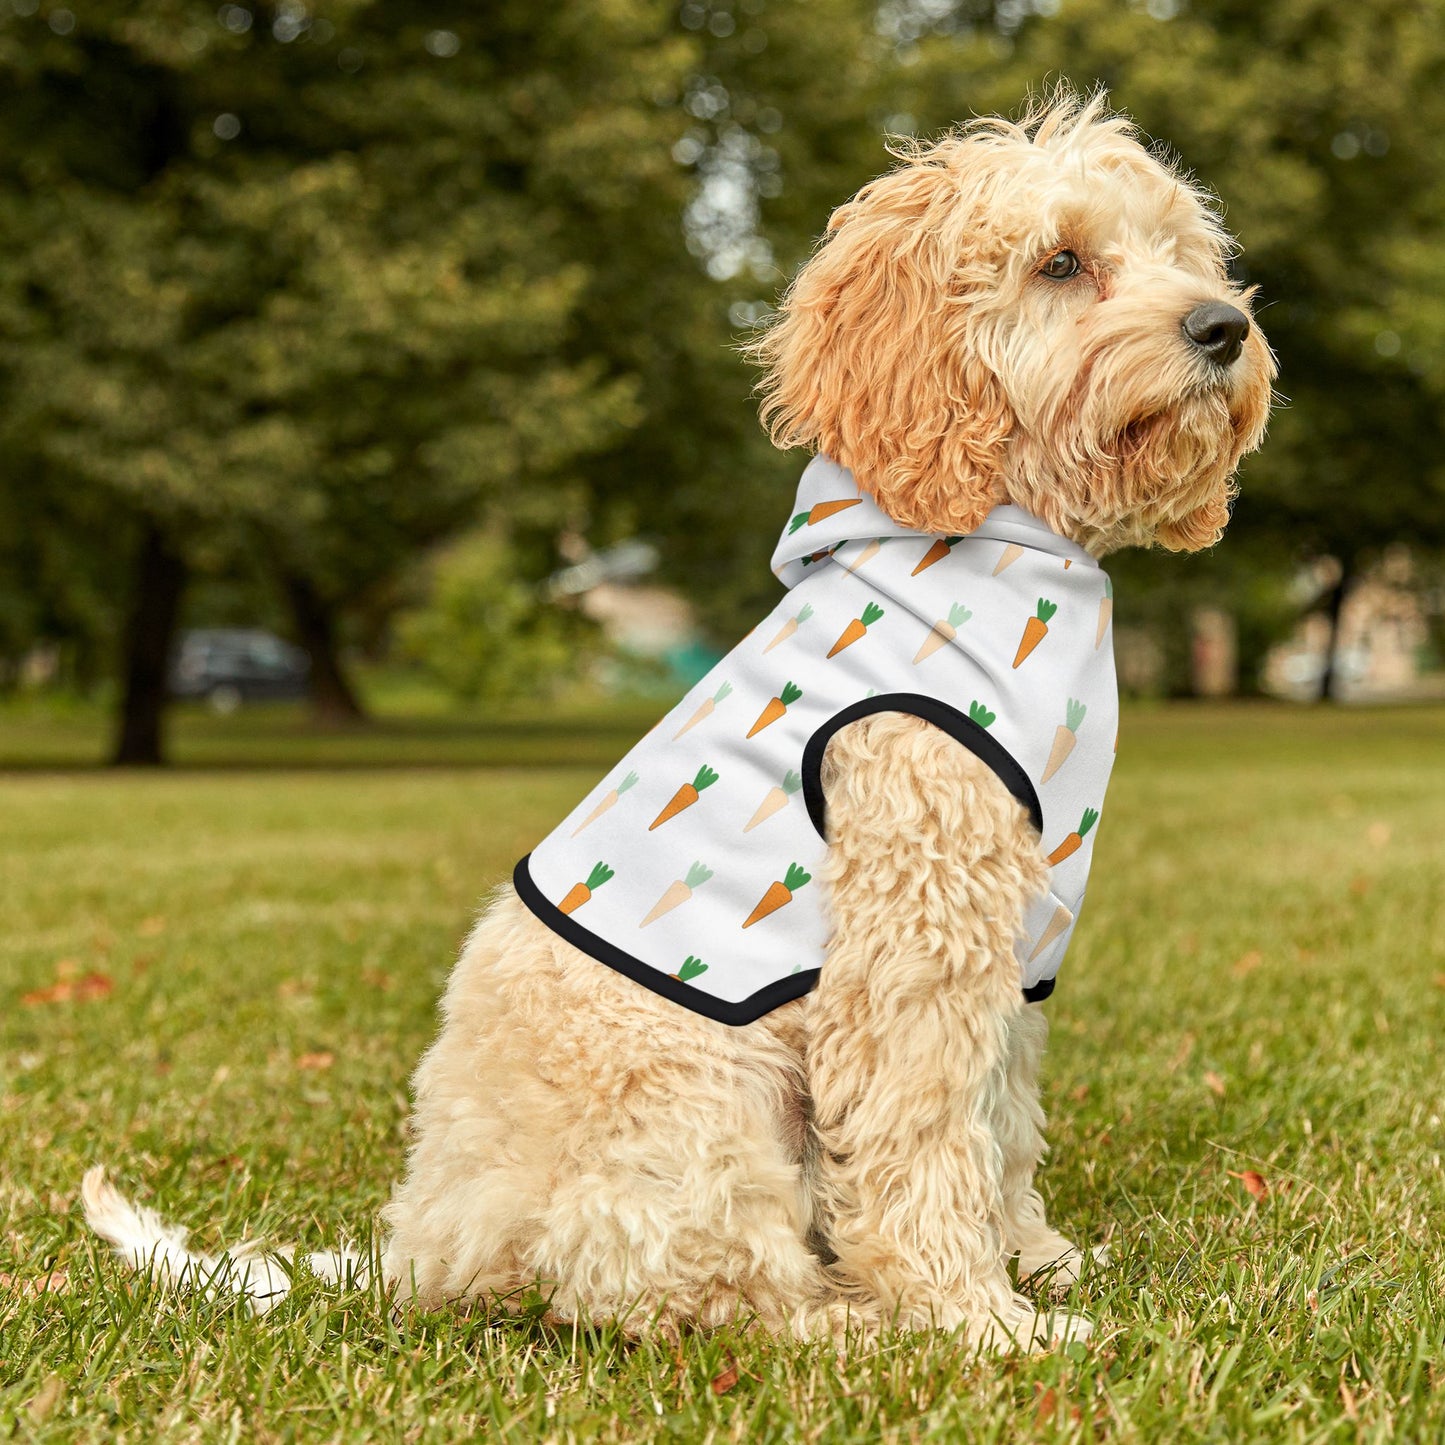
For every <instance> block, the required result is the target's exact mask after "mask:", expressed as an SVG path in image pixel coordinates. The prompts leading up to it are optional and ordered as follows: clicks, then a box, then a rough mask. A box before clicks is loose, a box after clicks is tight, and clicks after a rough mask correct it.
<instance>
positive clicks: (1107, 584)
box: [1104, 577, 1114, 597]
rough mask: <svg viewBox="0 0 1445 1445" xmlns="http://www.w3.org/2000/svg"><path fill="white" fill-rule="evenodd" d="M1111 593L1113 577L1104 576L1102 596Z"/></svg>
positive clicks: (1110, 594) (1107, 595)
mask: <svg viewBox="0 0 1445 1445" xmlns="http://www.w3.org/2000/svg"><path fill="white" fill-rule="evenodd" d="M1113 595H1114V579H1113V578H1112V577H1105V578H1104V596H1105V597H1112V596H1113Z"/></svg>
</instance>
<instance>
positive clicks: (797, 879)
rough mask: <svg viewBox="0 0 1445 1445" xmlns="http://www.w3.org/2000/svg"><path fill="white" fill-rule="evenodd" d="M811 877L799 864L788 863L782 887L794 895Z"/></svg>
mask: <svg viewBox="0 0 1445 1445" xmlns="http://www.w3.org/2000/svg"><path fill="white" fill-rule="evenodd" d="M812 876H813V875H812V874H811V873H809V872H808V871H807V869H805V868H804V867H803V865H802V864H801V863H789V864H788V871H787V872H786V873H784V874H783V887H784V888H786V889H787V890H788V892H789V893H796V892H797V891H798V889H800V888H801V887H802V886H803V884H805V883H807V882H808V881H809V880H810V879H811V878H812Z"/></svg>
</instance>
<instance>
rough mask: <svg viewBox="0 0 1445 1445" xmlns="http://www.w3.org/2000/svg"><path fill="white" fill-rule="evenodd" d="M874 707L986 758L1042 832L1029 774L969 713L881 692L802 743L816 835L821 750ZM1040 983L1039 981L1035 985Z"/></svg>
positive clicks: (820, 817) (823, 806) (820, 826)
mask: <svg viewBox="0 0 1445 1445" xmlns="http://www.w3.org/2000/svg"><path fill="white" fill-rule="evenodd" d="M876 712H903V713H909V714H911V715H912V716H913V717H917V718H922V719H923V721H924V722H926V723H932V724H933V726H934V727H936V728H940V729H941V730H942V731H943V732H946V733H947V734H948V735H949V737H951V738H952V739H953V740H954V741H955V742H957V743H961V744H962V745H963V746H964V747H966V748H967V749H968V750H969V752H971V753H973V754H974V755H975V756H976V757H977V758H978V759H979V760H980V761H981V762H984V763H987V764H988V766H989V767H990V768H992V769H993V771H994V772H995V773H997V774H998V779H999V781H1000V782H1001V783H1002V784H1003V785H1004V787H1006V788H1007V789H1008V790H1009V792H1011V793H1012V794H1013V795H1014V797H1016V798H1017V799H1018V800H1019V802H1020V803H1022V804H1023V805H1024V807H1025V808H1026V809H1027V810H1028V815H1029V821H1030V822H1031V823H1033V825H1034V827H1035V828H1036V829H1037V830H1038V831H1039V833H1040V835H1042V833H1043V831H1044V810H1043V809H1042V808H1041V807H1040V806H1039V795H1038V794H1037V793H1036V792H1035V791H1034V785H1033V783H1031V782H1030V781H1029V775H1028V774H1027V773H1026V772H1024V770H1023V769H1022V768H1021V767H1020V766H1019V765H1018V763H1017V762H1015V761H1014V756H1013V754H1012V753H1010V752H1009V750H1008V749H1007V748H1006V747H1004V745H1003V744H1002V743H1001V742H999V741H998V739H997V738H995V737H994V736H993V735H992V734H991V733H989V732H988V731H987V730H986V729H985V728H981V727H979V725H978V724H977V723H976V722H974V720H973V719H972V718H971V717H966V716H964V714H963V713H961V712H959V710H958V709H957V708H955V707H950V706H949V705H948V704H947V703H946V702H940V701H939V700H938V699H937V698H936V697H928V696H927V695H925V694H924V693H921V692H886V693H881V694H880V695H879V696H877V697H865V698H864V699H863V700H862V701H861V702H855V703H853V704H851V705H850V706H848V707H845V708H843V709H842V711H841V712H835V713H834V714H833V716H832V717H830V718H829V719H828V721H827V722H825V723H824V724H823V725H822V726H821V727H820V728H819V729H818V730H817V732H815V733H814V734H813V736H812V737H810V738H809V739H808V741H807V743H806V745H805V746H804V748H803V801H804V803H805V804H806V805H807V808H808V816H809V817H810V818H811V819H812V820H813V826H814V827H815V828H816V829H817V830H818V836H819V837H820V838H822V839H823V840H824V841H825V842H826V841H827V837H828V833H827V799H826V798H824V796H823V754H824V752H825V751H826V750H827V747H828V744H829V742H831V741H832V738H833V734H834V733H836V732H838V731H839V730H840V729H841V728H845V727H847V726H848V724H849V723H855V722H857V721H858V719H859V718H865V717H871V716H872V715H873V714H874V713H876ZM1040 987H1042V985H1040Z"/></svg>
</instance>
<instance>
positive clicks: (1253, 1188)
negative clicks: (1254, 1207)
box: [1229, 1169, 1269, 1199]
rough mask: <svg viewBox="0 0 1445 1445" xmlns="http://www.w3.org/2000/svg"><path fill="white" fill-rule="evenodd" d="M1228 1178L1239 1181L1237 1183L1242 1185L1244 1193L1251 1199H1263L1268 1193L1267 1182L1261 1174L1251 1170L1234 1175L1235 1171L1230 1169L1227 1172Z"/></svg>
mask: <svg viewBox="0 0 1445 1445" xmlns="http://www.w3.org/2000/svg"><path fill="white" fill-rule="evenodd" d="M1229 1177H1230V1178H1231V1179H1237V1180H1239V1182H1240V1183H1241V1184H1242V1185H1244V1188H1245V1192H1246V1193H1247V1194H1249V1195H1250V1197H1251V1198H1254V1199H1263V1198H1264V1197H1265V1195H1266V1194H1268V1193H1269V1182H1268V1181H1267V1180H1266V1179H1265V1177H1264V1175H1263V1174H1260V1173H1258V1172H1257V1171H1255V1170H1253V1169H1244V1170H1241V1171H1240V1172H1239V1173H1235V1171H1234V1170H1233V1169H1231V1170H1229Z"/></svg>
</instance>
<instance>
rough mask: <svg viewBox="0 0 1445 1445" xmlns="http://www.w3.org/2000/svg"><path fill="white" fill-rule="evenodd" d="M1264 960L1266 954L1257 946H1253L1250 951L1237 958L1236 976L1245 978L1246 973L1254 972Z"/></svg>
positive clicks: (1235, 963) (1235, 964) (1235, 965)
mask: <svg viewBox="0 0 1445 1445" xmlns="http://www.w3.org/2000/svg"><path fill="white" fill-rule="evenodd" d="M1263 962H1264V955H1263V954H1262V953H1261V952H1260V951H1259V950H1258V949H1257V948H1251V949H1250V950H1249V952H1248V953H1245V954H1241V955H1240V956H1239V958H1237V959H1236V960H1235V962H1234V976H1235V977H1236V978H1243V977H1244V976H1245V975H1246V974H1250V973H1253V972H1254V971H1255V969H1257V968H1258V967H1259V966H1260V964H1262V963H1263Z"/></svg>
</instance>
